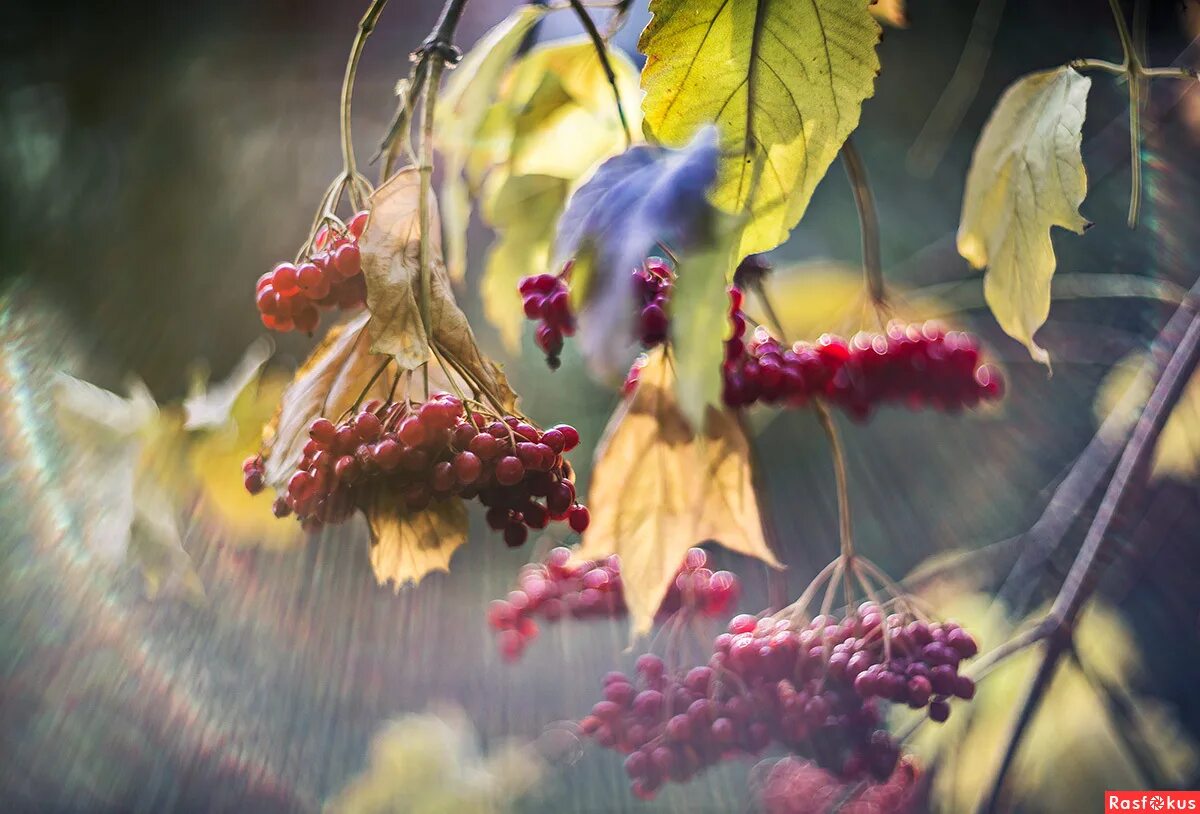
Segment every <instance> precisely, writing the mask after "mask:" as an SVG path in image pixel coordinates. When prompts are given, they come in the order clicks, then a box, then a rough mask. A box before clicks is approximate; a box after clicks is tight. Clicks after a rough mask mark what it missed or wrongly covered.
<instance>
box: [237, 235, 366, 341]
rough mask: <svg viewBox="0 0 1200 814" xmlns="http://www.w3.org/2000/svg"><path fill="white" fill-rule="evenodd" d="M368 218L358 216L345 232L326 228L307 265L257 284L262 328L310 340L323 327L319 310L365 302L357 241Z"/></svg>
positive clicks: (284, 266)
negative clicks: (308, 336)
mask: <svg viewBox="0 0 1200 814" xmlns="http://www.w3.org/2000/svg"><path fill="white" fill-rule="evenodd" d="M367 217H368V213H366V212H359V213H358V214H357V215H355V216H354V217H353V218H351V219H350V222H349V223H348V224H346V231H344V232H341V231H333V230H331V229H330V228H329V227H328V226H322V227H321V229H320V231H318V232H317V235H316V238H315V239H314V241H313V248H314V249H315V252H314V253H313V255H312V256H311V257H310V258H309V259H308V260H306V261H304V262H303V263H300V264H299V265H296V264H294V263H280V264H279V265H277V266H276V267H275V268H274V269H273V270H272V271H269V272H267V273H266V274H264V275H263V276H261V277H259V278H258V284H257V285H256V286H255V290H254V291H255V304H256V305H257V306H258V312H259V315H260V316H261V317H262V322H263V325H265V326H267V327H268V328H269V329H271V330H272V331H280V332H285V333H286V332H287V331H291V330H293V329H294V330H297V331H301V332H303V333H307V334H312V332H313V331H315V330H316V328H317V324H318V323H319V322H320V321H321V315H320V313H319V311H318V309H320V308H355V307H357V306H359V305H362V304H363V303H364V302H366V299H367V283H366V280H365V278H364V277H363V274H362V257H361V255H360V254H359V249H358V239H359V237H361V236H362V233H363V230H364V229H365V228H366V227H367Z"/></svg>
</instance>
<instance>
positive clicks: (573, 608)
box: [488, 548, 740, 661]
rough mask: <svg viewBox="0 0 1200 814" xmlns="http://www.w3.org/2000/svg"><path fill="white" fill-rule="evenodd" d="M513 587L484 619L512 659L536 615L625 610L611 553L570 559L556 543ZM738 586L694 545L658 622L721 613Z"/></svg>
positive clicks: (548, 617)
mask: <svg viewBox="0 0 1200 814" xmlns="http://www.w3.org/2000/svg"><path fill="white" fill-rule="evenodd" d="M518 586H519V587H518V588H517V589H516V590H515V591H512V592H510V593H509V595H508V597H507V599H497V600H495V601H493V602H492V603H491V605H490V606H489V607H488V624H489V625H490V626H491V627H492V629H493V630H494V631H496V633H497V634H498V635H497V642H498V644H499V646H500V653H501V655H502V656H503V657H504V659H505V660H506V661H516V660H517V659H518V658H520V656H521V654H522V653H523V652H524V651H525V648H526V647H527V646H528V645H529V643H530V642H531V641H533V639H535V638H537V634H538V626H537V621H536V620H537V619H542V620H543V621H545V622H557V621H558V620H560V619H562V618H564V617H568V616H569V617H571V618H574V619H589V618H604V617H607V618H619V617H622V616H624V615H625V614H626V612H627V610H628V609H627V608H626V606H625V595H624V589H623V586H622V584H621V563H620V560H619V558H617V557H616V556H612V557H608V558H606V559H604V560H584V561H574V562H573V561H572V560H571V552H570V550H568V549H566V548H556V549H554V550H552V551H551V552H550V553H549V555H547V557H546V558H545V559H544V560H543V561H542V562H540V563H531V564H529V565H526V566H525V567H523V568H522V569H521V573H520V575H519V577H518ZM739 591H740V585H739V582H738V578H737V577H736V576H734V575H733V574H732V573H730V572H729V571H716V572H714V571H712V570H710V569H709V568H708V554H707V552H705V551H704V549H701V548H693V549H690V550H689V551H688V553H687V556H686V557H685V558H684V561H683V565H681V566H680V568H679V573H678V574H677V575H676V577H675V582H674V583H673V584H672V585H671V587H670V588H669V590H668V591H667V595H666V596H665V597H664V598H663V601H662V604H661V605H660V606H659V609H658V612H657V614H656V616H655V618H656V620H658V621H662V620H663V619H665V618H667V617H668V616H670V615H671V614H673V613H677V612H679V611H684V612H688V613H695V614H697V615H699V616H709V617H716V616H724V615H726V614H727V613H728V612H729V611H730V610H731V609H732V607H733V605H734V603H735V602H736V601H737V596H738V593H739Z"/></svg>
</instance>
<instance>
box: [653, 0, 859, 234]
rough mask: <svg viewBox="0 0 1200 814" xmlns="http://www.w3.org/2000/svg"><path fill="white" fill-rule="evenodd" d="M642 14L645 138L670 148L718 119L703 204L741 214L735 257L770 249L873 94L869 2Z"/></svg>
mask: <svg viewBox="0 0 1200 814" xmlns="http://www.w3.org/2000/svg"><path fill="white" fill-rule="evenodd" d="M650 11H651V12H652V13H653V15H654V16H653V18H652V19H651V20H650V24H649V25H648V26H647V27H646V29H645V31H643V32H642V36H641V40H640V41H639V43H638V47H639V50H640V51H641V52H642V53H644V54H646V57H647V59H646V65H645V67H644V68H643V70H642V87H643V89H644V90H645V91H646V96H645V98H644V100H643V102H642V110H643V113H644V115H645V130H646V134H647V136H648V137H650V138H651V139H652V140H658V141H661V142H663V143H664V144H667V145H668V146H675V147H680V146H682V145H684V144H686V143H687V142H688V141H689V140H690V139H691V137H692V136H693V135H694V134H695V133H696V131H697V130H699V129H700V128H701V127H703V126H705V125H707V124H709V123H711V122H716V124H717V127H718V128H719V130H720V134H721V138H720V143H721V154H722V161H721V167H720V173H719V176H718V180H717V185H716V187H715V188H714V191H713V193H712V196H713V202H714V203H715V204H717V205H718V206H720V207H722V208H724V209H726V210H727V211H730V212H735V213H736V212H741V211H743V210H745V209H747V208H749V210H750V213H751V215H752V216H753V219H752V220H751V222H750V223H749V224H748V226H747V229H746V232H745V234H744V235H743V238H742V243H741V249H740V253H741V255H742V256H745V255H748V254H752V253H754V252H761V251H766V250H768V249H772V248H774V247H775V246H778V245H779V244H780V243H782V242H783V241H784V240H786V239H787V236H788V233H789V232H790V231H791V230H792V228H793V227H794V226H795V225H796V224H797V223H798V222H799V221H800V218H801V216H802V215H803V214H804V210H805V209H806V208H807V206H808V202H809V199H810V198H811V197H812V193H813V190H814V189H816V186H817V183H818V182H819V181H820V180H821V178H822V177H823V176H824V175H825V172H826V170H827V169H828V168H829V165H830V163H832V162H833V160H834V158H836V156H837V154H838V151H839V150H840V149H841V147H842V143H843V142H844V141H845V140H846V137H847V136H848V135H850V132H851V131H853V130H854V128H855V127H856V126H857V125H858V118H859V113H860V111H861V108H862V103H863V100H864V99H866V98H867V97H868V96H870V95H871V94H872V93H873V92H874V83H875V74H876V73H878V71H879V59H878V57H877V55H876V53H875V46H876V44H877V43H878V41H879V32H880V29H879V24H878V23H876V22H875V20H874V19H872V17H871V14H870V12H869V11H868V4H867V0H806V2H776V3H770V4H768V3H731V2H728V0H651V3H650ZM756 164H757V165H761V168H762V173H761V177H760V179H759V182H758V185H757V188H753V189H752V186H753V184H752V181H753V179H754V177H755V173H756Z"/></svg>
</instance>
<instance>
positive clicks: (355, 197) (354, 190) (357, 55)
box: [342, 0, 387, 209]
mask: <svg viewBox="0 0 1200 814" xmlns="http://www.w3.org/2000/svg"><path fill="white" fill-rule="evenodd" d="M386 5H387V0H371V5H369V6H367V12H366V14H364V15H363V17H362V19H361V20H360V21H359V23H358V33H356V34H355V35H354V44H353V45H351V46H350V59H348V60H347V61H346V73H345V76H343V77H342V165H343V169H344V172H345V174H346V177H347V178H348V179H349V185H350V198H351V202H352V204H353V205H354V207H355V208H356V209H361V208H362V205H363V204H364V203H365V201H364V200H363V199H362V198H360V194H361V192H362V189H361V187H359V186H358V185H359V184H361V176H360V175H359V173H358V168H357V167H356V166H355V163H354V139H353V138H352V137H351V133H350V106H351V101H352V98H353V96H354V77H355V75H356V74H357V73H358V62H359V60H360V59H361V58H362V53H363V48H364V47H365V46H366V44H367V37H369V36H371V32H372V31H374V30H375V24H376V23H377V22H378V21H379V15H380V14H381V13H383V7H384V6H386ZM368 192H369V191H368Z"/></svg>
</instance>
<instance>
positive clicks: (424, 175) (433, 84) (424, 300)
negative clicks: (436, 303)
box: [417, 58, 442, 341]
mask: <svg viewBox="0 0 1200 814" xmlns="http://www.w3.org/2000/svg"><path fill="white" fill-rule="evenodd" d="M441 79H442V61H441V60H440V59H437V58H434V59H432V60H430V65H429V77H428V79H426V81H425V92H424V94H423V99H422V102H421V117H422V119H423V122H422V126H421V169H420V175H421V186H420V188H419V189H418V191H417V213H418V220H419V223H420V228H421V244H420V249H419V255H420V262H421V300H420V305H421V324H422V325H423V326H424V327H425V336H427V337H428V338H429V339H430V341H432V340H433V317H432V313H431V311H432V307H433V306H432V291H431V289H432V287H433V241H432V240H431V235H430V231H431V230H432V228H433V222H432V221H433V213H432V206H431V201H432V199H433V119H434V113H435V110H436V107H437V89H438V83H440V82H441Z"/></svg>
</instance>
